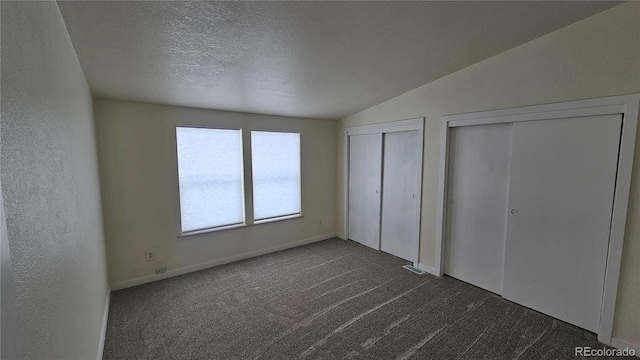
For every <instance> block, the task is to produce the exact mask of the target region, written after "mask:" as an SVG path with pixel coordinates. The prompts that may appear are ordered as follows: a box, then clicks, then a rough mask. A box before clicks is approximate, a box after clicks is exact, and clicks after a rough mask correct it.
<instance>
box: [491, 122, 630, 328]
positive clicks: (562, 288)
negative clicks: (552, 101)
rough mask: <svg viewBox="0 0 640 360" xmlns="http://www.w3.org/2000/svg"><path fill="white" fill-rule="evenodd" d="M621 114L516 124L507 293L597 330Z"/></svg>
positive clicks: (514, 131)
mask: <svg viewBox="0 0 640 360" xmlns="http://www.w3.org/2000/svg"><path fill="white" fill-rule="evenodd" d="M621 125H622V116H621V115H607V116H590V117H581V118H567V119H554V120H542V121H527V122H518V123H515V124H514V125H513V146H512V165H511V179H510V191H509V220H508V225H507V242H506V252H505V264H504V285H503V296H504V297H505V298H507V299H509V300H512V301H514V302H517V303H519V304H522V305H524V306H527V307H530V308H532V309H535V310H538V311H540V312H543V313H545V314H548V315H551V316H553V317H556V318H558V319H560V320H564V321H566V322H569V323H572V324H574V325H577V326H579V327H582V328H584V329H587V330H590V331H593V332H597V331H598V327H599V322H600V308H601V303H602V292H603V286H604V276H605V268H606V262H607V249H608V245H609V230H610V226H611V214H612V210H613V198H614V191H615V181H616V169H617V162H618V151H619V142H620V131H621Z"/></svg>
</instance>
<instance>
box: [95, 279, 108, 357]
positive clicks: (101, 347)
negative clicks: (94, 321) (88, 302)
mask: <svg viewBox="0 0 640 360" xmlns="http://www.w3.org/2000/svg"><path fill="white" fill-rule="evenodd" d="M110 302H111V287H107V298H106V299H105V302H104V313H103V315H102V332H101V333H100V343H99V344H98V356H97V358H98V360H102V354H103V353H104V341H105V339H106V338H107V320H108V319H109V303H110Z"/></svg>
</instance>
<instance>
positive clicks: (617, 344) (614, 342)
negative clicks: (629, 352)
mask: <svg viewBox="0 0 640 360" xmlns="http://www.w3.org/2000/svg"><path fill="white" fill-rule="evenodd" d="M611 346H612V347H614V348H616V349H621V350H623V349H625V348H629V349H633V350H635V352H636V357H640V345H637V344H632V343H630V342H628V341H626V340H622V339H618V338H617V337H612V338H611Z"/></svg>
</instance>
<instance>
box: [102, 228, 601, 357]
mask: <svg viewBox="0 0 640 360" xmlns="http://www.w3.org/2000/svg"><path fill="white" fill-rule="evenodd" d="M405 264H407V262H406V261H404V260H402V259H399V258H396V257H394V256H391V255H388V254H385V253H383V252H380V251H375V250H373V249H369V248H367V247H365V246H362V245H360V244H357V243H354V242H352V241H344V240H340V239H331V240H325V241H321V242H317V243H313V244H310V245H306V246H301V247H297V248H293V249H289V250H285V251H281V252H277V253H273V254H268V255H264V256H260V257H256V258H252V259H247V260H243V261H239V262H235V263H232V264H227V265H222V266H218V267H215V268H211V269H207V270H203V271H198V272H194V273H190V274H186V275H182V276H178V277H174V278H170V279H166V280H162V281H157V282H153V283H149V284H145V285H140V286H136V287H133V288H129V289H124V290H120V291H115V292H113V293H112V295H111V306H110V311H109V320H108V325H107V336H106V342H105V350H104V356H103V358H104V359H105V360H112V359H402V360H403V359H570V358H575V356H574V347H576V346H589V347H592V348H602V347H604V345H603V344H601V343H599V342H598V341H597V339H596V336H595V334H593V333H590V332H588V331H585V330H582V329H579V328H577V327H575V326H572V325H569V324H567V323H564V322H562V321H559V320H556V319H553V318H551V317H549V316H546V315H543V314H540V313H538V312H536V311H533V310H530V309H527V308H525V307H522V306H519V305H517V304H514V303H512V302H509V301H507V300H504V299H502V298H501V297H499V296H497V295H494V294H492V293H490V292H487V291H485V290H482V289H479V288H477V287H474V286H472V285H469V284H466V283H464V282H461V281H458V280H456V279H453V278H450V277H442V278H438V277H435V276H431V275H428V274H425V275H417V274H414V273H411V272H409V271H407V270H405V269H403V268H402V266H403V265H405Z"/></svg>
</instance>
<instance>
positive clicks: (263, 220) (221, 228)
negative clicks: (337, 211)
mask: <svg viewBox="0 0 640 360" xmlns="http://www.w3.org/2000/svg"><path fill="white" fill-rule="evenodd" d="M302 217H304V215H302V214H293V215H286V216H279V217H274V218H269V219H262V220H257V221H254V222H253V224H245V223H242V224H233V225H226V226H220V227H214V228H208V229H200V230H193V231H188V232H184V233H181V234H179V235H178V238H184V237H188V236H193V235H201V234H208V233H212V232H217V231H224V230H230V229H238V228H243V227H248V226H253V225H260V224H267V223H272V222H276V221H283V220H290V219H298V218H302Z"/></svg>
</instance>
